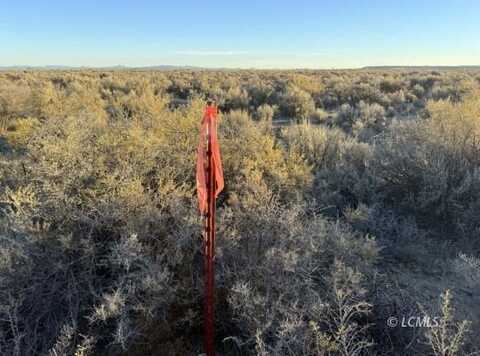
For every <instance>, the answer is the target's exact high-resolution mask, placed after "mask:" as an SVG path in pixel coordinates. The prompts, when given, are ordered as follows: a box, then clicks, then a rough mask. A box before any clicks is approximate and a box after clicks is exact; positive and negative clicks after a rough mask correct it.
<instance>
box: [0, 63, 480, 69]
mask: <svg viewBox="0 0 480 356" xmlns="http://www.w3.org/2000/svg"><path fill="white" fill-rule="evenodd" d="M242 69H244V70H256V69H258V70H262V68H222V67H219V68H206V67H196V66H188V65H185V66H181V65H170V64H160V65H153V66H138V67H135V66H125V65H114V66H105V67H101V66H99V67H96V66H66V65H46V66H27V65H18V66H15V65H14V66H0V71H11V70H46V71H48V70H59V71H61V70H99V71H102V70H107V71H108V70H126V71H128V70H130V71H142V70H145V71H148V70H152V71H170V70H227V71H228V70H242ZM344 69H349V70H352V69H353V70H480V65H458V66H435V65H432V66H389V65H386V66H365V67H361V68H329V69H327V68H325V69H320V68H319V69H308V70H344ZM268 70H272V69H268ZM277 70H304V68H297V69H282V68H278V69H277Z"/></svg>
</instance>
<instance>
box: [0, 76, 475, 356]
mask: <svg viewBox="0 0 480 356" xmlns="http://www.w3.org/2000/svg"><path fill="white" fill-rule="evenodd" d="M207 99H214V100H216V102H217V104H218V106H219V109H220V117H219V120H220V122H219V140H220V144H221V152H222V159H223V167H224V174H225V190H224V192H223V193H222V194H221V195H220V197H219V199H218V220H217V226H218V233H217V256H216V261H215V263H216V286H217V290H216V344H217V350H218V354H219V355H225V356H227V355H228V356H230V355H232V356H237V355H262V356H266V355H274V356H283V355H286V356H290V355H343V356H347V355H348V356H353V355H442V356H454V355H468V354H475V352H477V354H478V352H479V351H480V70H478V69H475V68H457V69H452V68H438V69H435V68H410V69H409V68H397V69H389V68H370V69H363V70H338V71H313V70H311V71H307V70H304V71H302V70H297V71H286V70H285V71H274V70H272V71H267V70H238V71H234V70H215V71H214V70H201V69H184V70H175V69H172V70H164V71H160V70H143V71H142V70H137V71H133V70H8V71H0V355H15V356H24V355H25V356H34V355H48V356H60V355H65V356H67V355H76V356H80V355H82V356H86V355H95V356H97V355H98V356H108V355H132V356H139V355H142V356H143V355H162V356H163V355H165V356H169V355H172V356H173V355H187V356H188V355H199V354H200V353H201V348H202V320H203V319H202V318H203V316H202V298H203V283H202V281H203V280H202V273H203V271H202V258H203V256H202V251H201V247H202V240H201V238H202V237H201V230H202V222H201V219H200V217H199V214H198V209H197V201H196V193H195V159H196V157H195V155H196V146H197V142H198V133H199V124H200V120H201V118H202V113H203V109H204V107H205V103H206V100H207Z"/></svg>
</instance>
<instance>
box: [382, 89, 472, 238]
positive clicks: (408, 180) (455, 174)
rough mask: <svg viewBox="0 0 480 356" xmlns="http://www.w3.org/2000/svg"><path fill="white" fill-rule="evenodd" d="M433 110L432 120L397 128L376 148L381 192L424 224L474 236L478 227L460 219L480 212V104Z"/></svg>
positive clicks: (432, 107)
mask: <svg viewBox="0 0 480 356" xmlns="http://www.w3.org/2000/svg"><path fill="white" fill-rule="evenodd" d="M428 110H429V113H430V118H429V119H428V120H426V121H413V122H401V123H400V122H397V123H396V124H395V125H394V126H393V127H392V130H391V131H390V133H389V134H388V135H386V136H385V138H384V140H383V141H382V143H381V144H379V145H377V146H376V150H375V159H374V163H375V174H376V175H377V176H378V177H379V178H380V182H379V184H380V186H379V187H378V189H380V190H381V191H382V195H383V196H384V199H385V200H386V201H389V202H395V206H396V207H397V208H399V209H401V210H402V209H403V210H404V212H405V213H407V214H413V215H415V216H416V217H417V218H418V219H420V220H421V221H422V222H423V223H428V224H432V225H433V221H441V222H442V223H444V224H445V225H449V226H456V227H457V233H460V234H462V233H467V234H468V233H472V232H474V231H476V228H477V227H476V225H475V226H472V225H470V226H469V225H468V224H469V223H468V222H467V220H463V221H462V220H459V219H458V218H459V217H462V216H465V217H466V216H470V215H469V214H472V213H473V211H476V209H477V206H478V205H477V200H478V198H479V194H478V190H477V188H476V187H477V185H478V182H477V178H478V165H479V161H478V157H479V156H478V149H479V147H478V142H477V139H476V135H477V134H478V132H479V131H478V127H477V126H478V120H477V115H478V112H479V107H478V100H477V99H476V98H475V97H472V98H471V99H468V100H467V101H465V102H464V103H461V104H454V103H451V102H437V103H430V104H429V106H428ZM454 217H455V218H454ZM467 226H469V228H468V231H466V229H465V227H467Z"/></svg>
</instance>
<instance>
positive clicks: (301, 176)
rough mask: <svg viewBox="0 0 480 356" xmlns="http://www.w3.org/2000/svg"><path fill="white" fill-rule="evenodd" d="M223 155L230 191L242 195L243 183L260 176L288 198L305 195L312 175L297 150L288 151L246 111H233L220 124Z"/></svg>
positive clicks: (283, 196)
mask: <svg viewBox="0 0 480 356" xmlns="http://www.w3.org/2000/svg"><path fill="white" fill-rule="evenodd" d="M220 135H221V142H222V157H223V164H224V170H225V176H226V180H227V182H229V183H228V187H227V189H228V192H232V193H234V194H241V192H242V191H241V189H240V188H239V187H241V186H242V182H243V181H244V180H245V179H247V177H250V176H252V177H257V176H258V179H260V180H262V181H264V182H267V183H268V185H269V186H270V187H271V188H272V189H273V190H274V191H275V192H277V193H279V194H280V193H281V196H282V198H284V199H285V200H289V199H296V198H298V197H301V196H302V195H303V192H304V191H305V188H306V187H308V186H309V184H310V182H311V179H312V176H311V171H310V168H309V167H308V165H306V163H305V161H304V160H303V159H302V157H301V156H299V155H298V154H296V152H284V151H283V150H282V149H281V148H279V147H277V145H276V142H275V139H274V137H273V136H271V135H269V134H268V133H265V132H264V131H263V130H260V129H259V126H258V125H257V124H256V123H255V122H254V121H253V120H251V119H250V117H249V115H248V114H247V113H246V112H242V111H232V112H230V113H229V114H227V115H225V116H224V118H223V120H222V124H221V125H220Z"/></svg>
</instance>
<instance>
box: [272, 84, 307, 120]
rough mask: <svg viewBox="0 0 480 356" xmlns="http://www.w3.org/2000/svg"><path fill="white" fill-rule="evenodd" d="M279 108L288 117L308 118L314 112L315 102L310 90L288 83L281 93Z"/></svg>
mask: <svg viewBox="0 0 480 356" xmlns="http://www.w3.org/2000/svg"><path fill="white" fill-rule="evenodd" d="M279 109H280V112H281V114H282V115H284V116H286V117H288V118H294V119H306V118H308V117H309V116H310V115H311V114H312V113H313V112H314V110H315V103H314V102H313V99H312V97H311V96H310V94H309V93H308V92H306V91H304V90H302V89H300V88H298V87H296V86H294V85H287V86H286V88H285V89H284V91H283V92H282V93H281V95H280V99H279Z"/></svg>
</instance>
